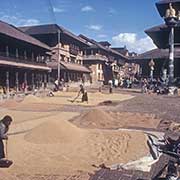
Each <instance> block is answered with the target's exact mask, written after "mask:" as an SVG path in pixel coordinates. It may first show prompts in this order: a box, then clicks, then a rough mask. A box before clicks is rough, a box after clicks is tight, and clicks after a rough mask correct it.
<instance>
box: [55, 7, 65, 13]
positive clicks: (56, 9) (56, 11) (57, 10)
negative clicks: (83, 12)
mask: <svg viewBox="0 0 180 180" xmlns="http://www.w3.org/2000/svg"><path fill="white" fill-rule="evenodd" d="M53 11H54V12H55V13H62V12H65V10H64V9H62V8H56V7H53Z"/></svg>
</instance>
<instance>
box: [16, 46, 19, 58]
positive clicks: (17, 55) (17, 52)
mask: <svg viewBox="0 0 180 180" xmlns="http://www.w3.org/2000/svg"><path fill="white" fill-rule="evenodd" d="M18 57H19V51H18V48H16V58H18Z"/></svg>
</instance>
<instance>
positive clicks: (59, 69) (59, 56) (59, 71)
mask: <svg viewBox="0 0 180 180" xmlns="http://www.w3.org/2000/svg"><path fill="white" fill-rule="evenodd" d="M60 33H61V32H60V30H58V67H57V68H58V85H59V83H60V80H61V66H60V63H61V54H60V40H61V37H60V35H61V34H60Z"/></svg>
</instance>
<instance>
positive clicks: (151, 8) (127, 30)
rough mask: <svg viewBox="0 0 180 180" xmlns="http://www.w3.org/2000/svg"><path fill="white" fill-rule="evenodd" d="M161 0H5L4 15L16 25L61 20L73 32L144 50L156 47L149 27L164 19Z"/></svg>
mask: <svg viewBox="0 0 180 180" xmlns="http://www.w3.org/2000/svg"><path fill="white" fill-rule="evenodd" d="M157 1H158V0H29V1H26V0H1V5H0V19H1V20H2V21H5V22H8V23H10V24H13V25H15V26H27V25H38V24H49V23H57V24H59V25H61V26H63V27H65V28H66V29H68V30H69V31H71V32H72V33H74V34H76V35H79V34H84V35H85V36H87V37H89V38H92V39H94V40H96V41H106V40H107V41H109V42H110V43H111V45H112V46H113V47H124V46H126V47H127V49H129V50H130V51H135V52H137V53H143V52H145V51H148V50H151V49H153V48H155V45H154V44H153V42H152V40H151V39H150V38H149V37H148V36H147V35H146V34H145V33H144V30H145V29H148V28H150V27H153V26H156V25H159V24H162V23H163V19H162V18H161V17H160V15H159V13H158V11H157V9H156V7H155V3H156V2H157Z"/></svg>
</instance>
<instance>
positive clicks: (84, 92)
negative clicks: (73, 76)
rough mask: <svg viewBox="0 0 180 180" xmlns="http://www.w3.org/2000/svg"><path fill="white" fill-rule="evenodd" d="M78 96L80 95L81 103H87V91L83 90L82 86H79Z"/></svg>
mask: <svg viewBox="0 0 180 180" xmlns="http://www.w3.org/2000/svg"><path fill="white" fill-rule="evenodd" d="M80 94H82V98H81V101H82V102H85V101H86V102H88V95H87V91H86V90H85V88H84V86H83V85H82V84H81V85H80V90H79V93H78V96H80Z"/></svg>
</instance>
